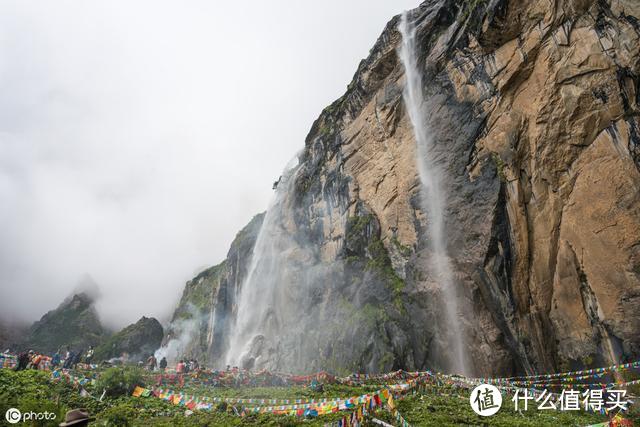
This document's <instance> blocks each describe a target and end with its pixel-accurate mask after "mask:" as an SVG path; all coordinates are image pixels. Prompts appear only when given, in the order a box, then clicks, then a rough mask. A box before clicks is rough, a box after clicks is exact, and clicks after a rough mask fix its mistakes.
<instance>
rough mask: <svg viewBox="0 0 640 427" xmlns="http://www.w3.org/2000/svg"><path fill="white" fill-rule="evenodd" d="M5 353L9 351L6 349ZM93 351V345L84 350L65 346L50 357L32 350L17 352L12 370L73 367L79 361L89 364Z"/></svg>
mask: <svg viewBox="0 0 640 427" xmlns="http://www.w3.org/2000/svg"><path fill="white" fill-rule="evenodd" d="M7 353H9V351H8V350H7ZM93 353H94V349H93V346H89V349H88V350H87V351H86V352H85V351H84V350H80V351H77V352H76V351H73V350H71V348H70V347H69V346H67V347H66V349H65V350H62V348H60V349H59V350H58V351H56V353H55V354H54V355H53V356H52V357H48V356H45V355H43V354H40V353H36V352H35V351H33V350H28V351H23V352H20V353H18V355H17V357H16V362H17V363H16V366H15V367H14V370H16V371H23V370H25V369H40V368H42V367H43V365H44V369H50V368H51V369H56V368H63V369H73V368H75V367H76V365H78V363H81V362H84V363H86V364H88V365H90V364H91V361H92V360H93Z"/></svg>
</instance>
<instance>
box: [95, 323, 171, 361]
mask: <svg viewBox="0 0 640 427" xmlns="http://www.w3.org/2000/svg"><path fill="white" fill-rule="evenodd" d="M163 336H164V331H163V329H162V325H161V324H160V322H158V321H157V320H156V319H154V318H153V317H144V316H143V317H142V318H141V319H140V320H138V321H137V322H136V323H133V324H131V325H129V326H127V327H125V328H124V329H122V330H121V331H119V332H116V333H115V334H113V335H112V336H110V337H109V338H108V339H106V340H105V341H104V342H103V343H102V344H100V345H99V346H98V348H96V350H95V353H94V357H93V360H94V361H100V360H108V359H111V358H112V357H120V356H122V354H124V353H126V354H127V355H128V358H129V360H143V361H144V360H146V358H148V357H149V356H150V355H152V354H153V353H154V352H155V351H156V350H157V349H158V347H160V344H161V342H162V338H163Z"/></svg>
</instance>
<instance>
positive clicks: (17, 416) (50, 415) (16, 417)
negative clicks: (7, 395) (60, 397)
mask: <svg viewBox="0 0 640 427" xmlns="http://www.w3.org/2000/svg"><path fill="white" fill-rule="evenodd" d="M4 418H5V420H7V422H8V423H9V424H18V423H19V422H20V421H23V422H25V421H43V420H47V421H49V420H55V419H56V414H55V412H48V411H44V412H33V411H30V412H25V413H24V414H23V413H22V412H20V410H19V409H17V408H9V409H7V412H5V414H4Z"/></svg>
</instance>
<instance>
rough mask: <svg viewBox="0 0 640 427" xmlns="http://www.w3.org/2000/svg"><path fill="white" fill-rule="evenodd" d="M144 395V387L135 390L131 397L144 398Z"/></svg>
mask: <svg viewBox="0 0 640 427" xmlns="http://www.w3.org/2000/svg"><path fill="white" fill-rule="evenodd" d="M142 393H144V389H143V388H142V387H138V386H136V388H134V389H133V393H132V394H131V395H132V396H133V397H140V396H142Z"/></svg>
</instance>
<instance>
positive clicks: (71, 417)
mask: <svg viewBox="0 0 640 427" xmlns="http://www.w3.org/2000/svg"><path fill="white" fill-rule="evenodd" d="M93 420H95V418H94V417H90V416H89V412H87V410H86V409H84V408H81V409H72V410H71V411H69V412H67V415H65V416H64V422H62V423H60V424H59V425H60V427H66V426H75V427H82V426H88V425H89V422H90V421H93Z"/></svg>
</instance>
